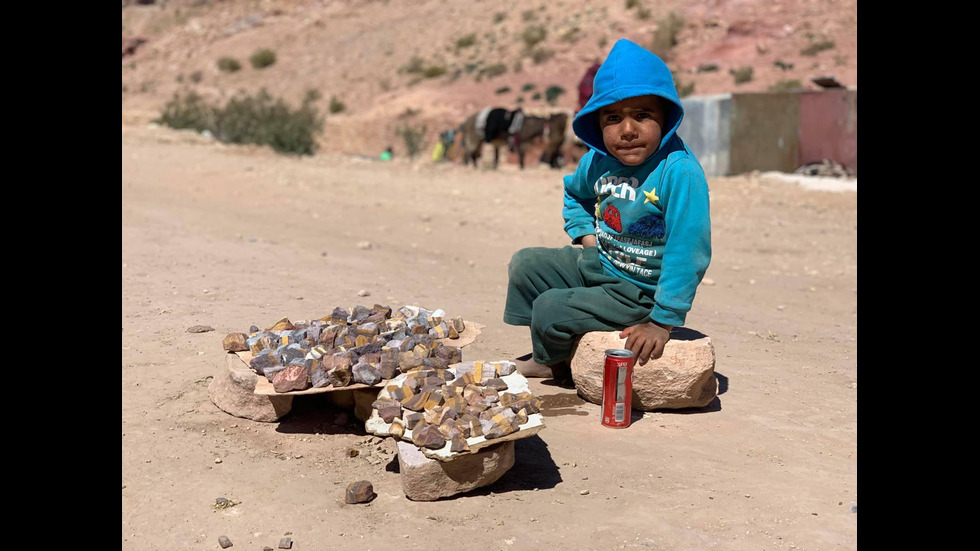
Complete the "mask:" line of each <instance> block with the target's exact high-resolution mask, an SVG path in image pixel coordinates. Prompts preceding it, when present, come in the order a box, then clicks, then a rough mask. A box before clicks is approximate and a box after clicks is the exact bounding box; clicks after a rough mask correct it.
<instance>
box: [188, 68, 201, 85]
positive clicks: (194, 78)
mask: <svg viewBox="0 0 980 551" xmlns="http://www.w3.org/2000/svg"><path fill="white" fill-rule="evenodd" d="M202 78H204V75H203V74H202V73H201V71H194V72H193V73H191V82H193V83H194V84H197V83H198V82H201V79H202Z"/></svg>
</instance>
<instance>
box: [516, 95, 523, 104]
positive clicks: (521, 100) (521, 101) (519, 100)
mask: <svg viewBox="0 0 980 551" xmlns="http://www.w3.org/2000/svg"><path fill="white" fill-rule="evenodd" d="M514 101H516V102H517V103H524V96H517V98H516V99H514Z"/></svg>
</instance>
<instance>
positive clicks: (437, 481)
mask: <svg viewBox="0 0 980 551" xmlns="http://www.w3.org/2000/svg"><path fill="white" fill-rule="evenodd" d="M513 466H514V441H513V440H511V441H507V442H501V443H499V444H496V445H493V446H488V447H485V448H482V449H480V450H479V451H476V452H473V453H470V454H465V455H460V456H459V457H457V458H455V459H453V460H452V461H439V460H436V459H429V458H428V457H426V456H425V455H424V454H423V453H422V451H421V450H420V449H419V448H418V446H416V445H414V444H412V443H411V442H405V441H399V442H398V469H399V473H400V477H401V480H402V490H404V492H405V497H407V498H408V499H411V500H413V501H435V500H437V499H440V498H444V497H450V496H454V495H456V494H460V493H463V492H468V491H470V490H473V489H475V488H480V487H482V486H486V485H488V484H493V483H494V482H496V481H497V479H499V478H500V477H501V476H503V475H504V473H506V472H507V471H508V470H510V468H511V467H513Z"/></svg>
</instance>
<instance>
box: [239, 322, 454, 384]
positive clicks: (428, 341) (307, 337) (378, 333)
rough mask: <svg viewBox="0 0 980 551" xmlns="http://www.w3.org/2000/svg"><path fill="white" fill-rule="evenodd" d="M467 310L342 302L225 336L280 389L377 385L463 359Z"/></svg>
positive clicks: (255, 368)
mask: <svg viewBox="0 0 980 551" xmlns="http://www.w3.org/2000/svg"><path fill="white" fill-rule="evenodd" d="M465 328H466V327H465V323H464V321H463V318H462V317H456V318H452V319H449V318H447V317H446V313H445V312H444V311H443V310H442V309H437V310H428V309H426V308H423V307H419V306H402V307H401V308H399V309H398V310H394V311H393V310H392V308H390V307H388V306H381V305H378V304H375V305H374V307H373V308H368V307H366V306H354V307H351V308H343V307H337V308H334V310H333V312H331V313H330V315H328V316H324V317H322V318H320V319H315V320H312V321H309V322H306V321H298V322H296V323H293V322H290V321H289V319H288V318H282V319H280V320H279V321H277V322H276V323H275V324H274V325H273V326H272V327H269V328H268V329H264V330H260V329H259V328H258V327H256V326H254V325H253V326H252V327H251V328H249V332H248V334H246V333H231V334H229V335H228V336H226V337H225V339H224V341H223V342H222V344H223V346H224V349H225V350H227V351H229V352H250V353H251V355H252V357H251V359H250V360H249V362H248V364H249V367H251V368H252V370H254V371H255V372H256V373H257V374H259V375H262V376H264V377H266V378H267V379H268V380H269V382H271V383H272V385H273V388H274V389H275V391H276V392H292V391H298V390H306V389H310V388H323V387H328V386H331V387H334V388H339V387H346V386H349V385H351V384H354V383H360V384H364V385H369V386H371V385H376V384H378V383H379V382H381V381H383V380H386V379H391V378H392V377H395V376H396V375H398V374H399V373H404V372H408V371H410V370H412V369H417V368H422V367H426V368H433V369H445V368H446V367H447V366H449V365H450V364H453V363H457V362H460V361H461V360H462V351H461V349H460V348H459V347H455V346H449V345H446V344H444V343H443V342H442V340H443V339H450V340H451V339H458V338H459V335H460V333H461V332H463V331H464V330H465Z"/></svg>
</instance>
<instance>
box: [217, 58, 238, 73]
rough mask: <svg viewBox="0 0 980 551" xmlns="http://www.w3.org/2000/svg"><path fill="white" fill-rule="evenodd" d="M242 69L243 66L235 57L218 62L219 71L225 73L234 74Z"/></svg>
mask: <svg viewBox="0 0 980 551" xmlns="http://www.w3.org/2000/svg"><path fill="white" fill-rule="evenodd" d="M241 68H242V64H241V63H240V62H239V61H238V60H237V59H235V58H233V57H223V58H221V59H219V60H218V70H220V71H222V72H224V73H234V72H236V71H239V70H241Z"/></svg>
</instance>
